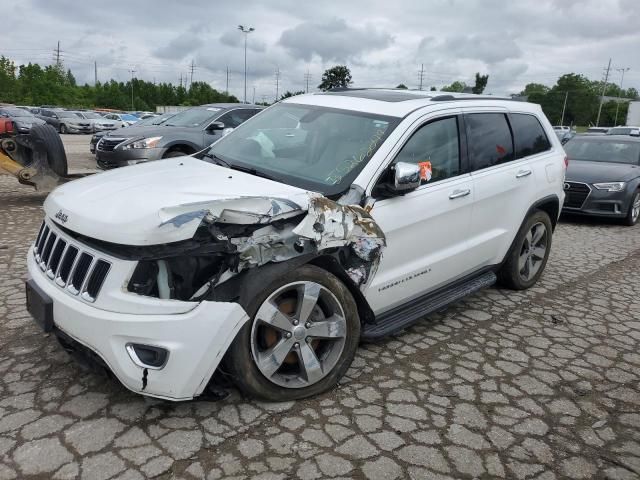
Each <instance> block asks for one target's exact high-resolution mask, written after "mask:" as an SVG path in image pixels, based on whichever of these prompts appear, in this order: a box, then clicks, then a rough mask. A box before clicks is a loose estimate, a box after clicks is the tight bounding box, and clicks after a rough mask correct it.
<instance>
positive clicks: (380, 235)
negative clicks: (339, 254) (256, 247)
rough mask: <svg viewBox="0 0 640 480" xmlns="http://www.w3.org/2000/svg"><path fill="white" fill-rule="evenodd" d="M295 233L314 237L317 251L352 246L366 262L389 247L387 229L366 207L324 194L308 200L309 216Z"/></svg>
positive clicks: (305, 236)
mask: <svg viewBox="0 0 640 480" xmlns="http://www.w3.org/2000/svg"><path fill="white" fill-rule="evenodd" d="M293 232H294V233H295V234H297V235H299V236H301V237H303V238H308V239H311V240H314V241H315V242H316V244H317V246H318V250H324V249H327V248H332V247H342V246H345V245H351V246H352V248H353V250H354V253H356V255H358V257H360V258H361V259H362V260H365V261H371V260H374V259H375V258H377V257H379V256H380V253H381V251H382V248H383V247H385V246H386V238H385V235H384V232H383V231H382V230H381V229H380V227H379V226H378V224H377V223H376V222H375V220H374V219H373V217H371V215H369V213H367V212H366V211H365V210H364V209H363V208H361V207H359V206H357V205H340V204H338V203H336V202H332V201H331V200H329V199H327V198H325V197H312V198H311V199H310V200H309V207H308V213H307V216H306V217H305V218H304V219H303V220H302V222H300V223H299V224H298V225H297V226H296V227H295V228H294V229H293Z"/></svg>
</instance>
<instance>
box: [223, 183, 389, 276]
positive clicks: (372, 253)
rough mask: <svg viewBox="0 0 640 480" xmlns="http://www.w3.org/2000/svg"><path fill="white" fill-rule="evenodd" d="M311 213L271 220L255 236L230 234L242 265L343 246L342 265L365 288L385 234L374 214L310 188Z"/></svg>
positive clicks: (241, 266) (269, 261)
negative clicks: (283, 222) (283, 221)
mask: <svg viewBox="0 0 640 480" xmlns="http://www.w3.org/2000/svg"><path fill="white" fill-rule="evenodd" d="M307 203H308V207H307V208H308V211H307V215H306V216H305V217H304V218H303V219H302V221H300V222H299V223H298V224H297V225H293V224H291V226H289V227H287V226H284V227H280V228H275V227H274V226H272V225H267V226H265V227H263V228H260V229H258V230H255V231H254V232H253V234H252V235H251V236H248V237H238V238H231V239H230V242H231V243H232V244H234V245H235V246H236V248H237V253H238V255H239V264H238V271H242V270H244V269H247V268H254V267H259V266H261V265H265V264H267V263H271V262H275V263H278V262H283V261H286V260H289V259H292V258H295V257H299V256H302V255H308V254H320V253H324V251H326V250H327V249H333V248H339V249H342V252H343V253H345V254H344V255H340V258H341V259H342V267H343V268H344V269H345V271H347V272H348V275H349V277H350V278H351V279H352V280H353V282H354V283H355V284H356V285H358V286H359V287H360V288H364V286H365V285H366V284H367V283H368V281H369V280H370V279H371V278H372V277H373V275H374V274H375V272H376V270H377V268H378V264H379V262H380V256H381V255H382V250H383V248H384V247H385V245H386V239H385V235H384V233H383V232H382V230H381V229H380V227H379V226H378V225H377V224H376V222H375V220H374V219H373V218H372V217H371V216H370V215H369V213H367V212H366V211H365V210H364V209H363V208H361V207H359V206H356V205H340V204H338V203H336V202H333V201H331V200H329V199H327V198H325V197H322V196H319V195H317V194H310V196H309V199H308V202H307Z"/></svg>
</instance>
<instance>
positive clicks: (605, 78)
mask: <svg viewBox="0 0 640 480" xmlns="http://www.w3.org/2000/svg"><path fill="white" fill-rule="evenodd" d="M610 71H611V59H609V65H607V70H606V73H605V75H604V85H602V95H600V106H599V107H598V117H597V118H596V127H597V126H598V125H599V124H600V114H601V113H602V104H603V103H604V94H605V93H606V91H607V82H608V81H609V72H610Z"/></svg>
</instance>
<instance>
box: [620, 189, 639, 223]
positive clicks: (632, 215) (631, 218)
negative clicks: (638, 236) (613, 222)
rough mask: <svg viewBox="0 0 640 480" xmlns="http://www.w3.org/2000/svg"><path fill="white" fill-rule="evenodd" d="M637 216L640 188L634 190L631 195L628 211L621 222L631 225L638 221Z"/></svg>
mask: <svg viewBox="0 0 640 480" xmlns="http://www.w3.org/2000/svg"><path fill="white" fill-rule="evenodd" d="M638 218H640V190H636V191H635V193H634V194H633V195H632V197H631V204H630V205H629V211H628V212H627V216H626V217H625V219H624V221H623V222H624V224H625V225H627V226H628V227H633V226H634V225H635V224H636V223H638Z"/></svg>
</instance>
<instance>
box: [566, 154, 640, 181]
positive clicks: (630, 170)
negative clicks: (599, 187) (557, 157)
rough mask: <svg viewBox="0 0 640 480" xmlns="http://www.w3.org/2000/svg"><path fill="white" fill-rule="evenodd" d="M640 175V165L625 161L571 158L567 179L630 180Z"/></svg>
mask: <svg viewBox="0 0 640 480" xmlns="http://www.w3.org/2000/svg"><path fill="white" fill-rule="evenodd" d="M638 176H640V167H638V166H637V165H631V164H625V163H610V162H584V161H578V160H570V161H569V168H567V174H566V177H565V178H566V179H567V180H569V181H571V182H583V183H590V184H591V183H603V182H628V181H629V180H633V179H634V178H636V177H638Z"/></svg>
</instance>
